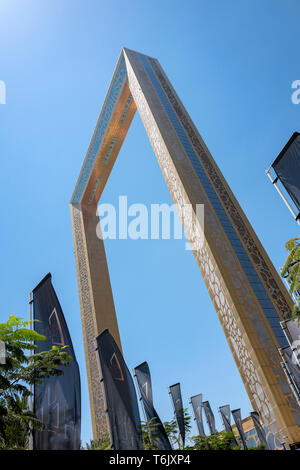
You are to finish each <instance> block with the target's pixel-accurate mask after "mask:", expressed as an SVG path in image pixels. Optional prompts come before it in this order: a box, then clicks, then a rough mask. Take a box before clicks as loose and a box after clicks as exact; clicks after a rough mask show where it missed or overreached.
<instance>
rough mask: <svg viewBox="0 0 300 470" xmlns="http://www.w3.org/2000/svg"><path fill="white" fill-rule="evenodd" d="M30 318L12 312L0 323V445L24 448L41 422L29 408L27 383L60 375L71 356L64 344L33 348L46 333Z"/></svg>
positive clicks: (28, 385)
mask: <svg viewBox="0 0 300 470" xmlns="http://www.w3.org/2000/svg"><path fill="white" fill-rule="evenodd" d="M31 323H32V322H29V321H22V320H21V319H20V318H17V317H15V316H14V315H11V316H10V317H9V319H8V321H7V322H6V323H1V324H0V341H2V342H3V343H4V345H5V360H4V361H2V362H4V363H0V448H2V449H24V448H27V447H28V439H29V433H30V429H31V428H41V427H42V423H41V422H40V421H39V420H38V419H37V418H36V416H35V415H34V413H33V412H32V411H31V410H30V409H29V408H30V407H29V399H30V397H31V395H32V393H31V391H30V386H32V385H34V384H35V383H41V382H42V381H43V379H45V378H47V377H50V376H53V375H60V374H62V371H61V370H60V369H59V367H61V366H67V365H68V364H69V363H70V361H71V360H72V358H71V357H70V356H69V355H68V354H67V352H66V351H65V350H64V349H65V348H66V346H64V347H63V348H58V347H57V346H53V347H52V349H51V350H50V351H43V352H36V353H35V354H33V352H34V351H35V350H37V349H38V346H37V345H36V344H34V342H36V341H43V340H45V339H46V338H45V336H42V335H40V334H38V333H37V332H36V331H34V330H33V329H31V328H30V326H31Z"/></svg>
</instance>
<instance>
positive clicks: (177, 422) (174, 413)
mask: <svg viewBox="0 0 300 470" xmlns="http://www.w3.org/2000/svg"><path fill="white" fill-rule="evenodd" d="M170 388H171V387H168V390H169V392H168V393H169V395H170V400H171V403H172V407H173V413H174V416H175V419H176V423H177V426H178V434H179V439H180V440H182V439H181V434H180V430H179V424H178V421H177V417H176V411H175V406H174V403H173V400H172V394H171V391H170ZM170 443H171V446H172V448H173V444H172V442H171V441H170Z"/></svg>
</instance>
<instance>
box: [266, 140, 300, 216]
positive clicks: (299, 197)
mask: <svg viewBox="0 0 300 470" xmlns="http://www.w3.org/2000/svg"><path fill="white" fill-rule="evenodd" d="M271 166H272V167H273V169H274V171H275V173H276V175H277V177H278V179H279V180H280V181H281V183H282V184H283V186H284V187H285V189H286V190H287V192H288V193H289V195H290V197H291V199H292V200H293V202H294V203H295V205H296V207H297V209H298V211H299V212H300V134H299V133H298V132H294V134H293V135H292V137H291V138H290V140H289V141H288V143H287V144H286V145H285V147H284V148H283V149H282V151H281V152H280V154H279V155H278V157H277V158H276V160H275V161H274V163H273V164H272V165H271Z"/></svg>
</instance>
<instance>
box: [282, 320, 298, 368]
mask: <svg viewBox="0 0 300 470" xmlns="http://www.w3.org/2000/svg"><path fill="white" fill-rule="evenodd" d="M281 326H282V328H283V331H284V333H285V335H286V337H287V340H288V342H289V344H290V345H291V348H292V350H293V354H294V355H295V356H296V359H297V360H296V362H298V363H300V346H299V345H300V326H299V325H298V320H297V319H296V320H291V319H290V320H284V321H282V322H281Z"/></svg>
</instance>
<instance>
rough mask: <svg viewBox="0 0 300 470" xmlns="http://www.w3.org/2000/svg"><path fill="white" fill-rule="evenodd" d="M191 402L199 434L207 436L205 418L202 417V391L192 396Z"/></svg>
mask: <svg viewBox="0 0 300 470" xmlns="http://www.w3.org/2000/svg"><path fill="white" fill-rule="evenodd" d="M191 404H192V408H193V412H194V416H195V420H196V423H197V428H198V432H199V436H205V432H204V427H203V419H202V393H199V394H198V395H194V396H193V397H191Z"/></svg>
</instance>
